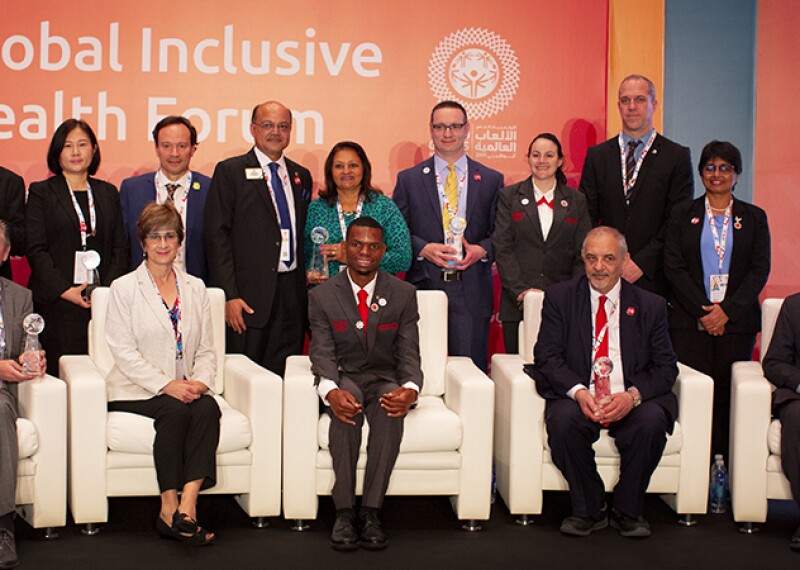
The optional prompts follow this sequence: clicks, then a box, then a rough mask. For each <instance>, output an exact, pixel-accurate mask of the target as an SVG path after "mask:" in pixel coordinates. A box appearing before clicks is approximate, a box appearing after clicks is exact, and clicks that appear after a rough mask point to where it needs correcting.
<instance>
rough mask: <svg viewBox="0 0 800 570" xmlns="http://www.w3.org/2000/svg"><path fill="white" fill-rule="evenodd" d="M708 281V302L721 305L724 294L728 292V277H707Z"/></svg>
mask: <svg viewBox="0 0 800 570" xmlns="http://www.w3.org/2000/svg"><path fill="white" fill-rule="evenodd" d="M708 280H709V290H710V291H711V295H710V297H709V300H710V301H711V302H712V303H721V302H722V301H724V300H725V292H726V291H727V290H728V275H727V274H724V275H709V276H708Z"/></svg>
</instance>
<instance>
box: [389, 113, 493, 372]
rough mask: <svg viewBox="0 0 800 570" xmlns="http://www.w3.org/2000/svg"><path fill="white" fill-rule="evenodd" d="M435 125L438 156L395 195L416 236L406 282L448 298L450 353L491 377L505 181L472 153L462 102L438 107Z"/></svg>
mask: <svg viewBox="0 0 800 570" xmlns="http://www.w3.org/2000/svg"><path fill="white" fill-rule="evenodd" d="M430 121H431V122H430V133H431V140H432V141H433V147H434V149H435V154H434V156H433V157H431V158H429V159H428V160H425V161H423V162H421V163H420V164H417V165H416V166H413V167H411V168H409V169H407V170H404V171H402V172H401V173H400V174H398V175H397V185H396V186H395V189H394V194H393V196H392V197H393V198H394V201H395V202H396V203H397V206H398V208H400V211H401V212H402V213H403V217H405V219H406V223H407V224H408V229H409V230H410V231H411V249H412V252H413V260H412V262H411V268H410V269H409V270H408V273H406V281H410V282H411V283H413V284H414V285H416V286H417V288H418V289H426V290H427V289H438V290H441V291H444V292H445V293H446V294H447V306H448V311H447V313H448V314H447V318H448V333H447V335H448V338H447V341H448V342H447V344H448V351H449V353H450V354H451V355H453V356H469V357H471V358H472V360H473V362H475V364H476V365H477V366H478V367H479V368H481V370H483V371H484V372H485V371H486V370H487V367H488V364H489V320H490V318H491V316H492V311H493V310H494V296H493V295H492V262H493V261H494V248H493V247H492V240H491V234H492V232H493V231H494V218H495V211H496V209H497V197H498V195H499V192H500V189H501V188H502V187H503V185H504V184H503V175H502V174H500V173H499V172H497V171H495V170H492V169H491V168H488V167H486V166H483V165H482V164H480V163H478V162H475V161H474V160H472V159H471V158H469V157H468V156H467V155H466V151H465V149H464V143H465V142H466V140H467V137H468V136H469V123H468V121H467V111H466V109H464V107H463V106H462V105H461V104H459V103H457V102H455V101H442V102H441V103H438V104H437V105H435V106H434V107H433V111H431V119H430ZM451 188H452V193H451V192H449V191H448V190H449V189H451ZM453 217H457V218H462V219H463V220H465V221H466V230H465V231H464V235H463V240H462V248H463V259H460V260H459V259H457V258H456V249H454V248H453V247H451V246H450V245H446V241H445V238H446V234H448V233H450V230H449V221H450V219H452V218H453Z"/></svg>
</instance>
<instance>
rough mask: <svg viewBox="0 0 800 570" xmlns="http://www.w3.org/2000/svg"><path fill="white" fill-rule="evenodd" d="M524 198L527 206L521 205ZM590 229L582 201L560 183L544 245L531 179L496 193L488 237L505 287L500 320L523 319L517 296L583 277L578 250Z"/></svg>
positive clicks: (576, 193)
mask: <svg viewBox="0 0 800 570" xmlns="http://www.w3.org/2000/svg"><path fill="white" fill-rule="evenodd" d="M526 199H527V201H528V203H527V204H523V203H522V201H523V200H526ZM591 227H592V226H591V221H590V220H589V213H588V211H587V210H586V198H585V197H584V195H583V194H581V193H580V192H578V191H577V190H575V189H574V188H570V187H569V186H565V185H561V184H559V185H558V186H556V189H555V191H554V193H553V225H552V226H551V227H550V231H549V232H548V234H547V241H545V239H544V237H543V235H542V226H541V224H540V222H539V207H538V206H537V205H536V198H535V196H534V193H533V181H532V179H531V177H528V178H527V179H526V180H523V181H522V182H518V183H516V184H512V185H511V186H507V187H505V188H503V189H502V190H501V191H500V198H499V199H498V201H497V219H496V221H495V226H494V233H493V234H492V243H493V244H494V254H495V260H496V261H497V271H498V272H499V273H500V281H501V282H502V284H503V292H502V295H501V296H500V320H502V321H504V322H512V321H520V320H522V311H521V310H520V309H519V307H518V305H517V297H518V296H519V294H520V293H522V292H523V291H525V290H527V289H530V288H536V289H545V288H546V287H549V286H550V285H552V284H553V283H558V282H560V281H566V280H567V279H569V278H571V277H575V276H577V275H580V274H581V273H583V262H582V260H581V246H582V244H583V238H584V237H586V233H587V232H588V231H589V229H591Z"/></svg>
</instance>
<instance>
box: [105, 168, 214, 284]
mask: <svg viewBox="0 0 800 570" xmlns="http://www.w3.org/2000/svg"><path fill="white" fill-rule="evenodd" d="M155 174H156V173H155V172H147V173H145V174H142V175H141V176H135V177H133V178H126V179H125V180H123V181H122V185H121V186H120V188H119V199H120V205H121V206H122V220H123V221H124V222H125V233H126V234H127V236H128V245H129V247H130V252H131V264H130V270H131V271H133V270H134V269H136V268H137V267H138V266H139V264H140V263H141V262H142V244H141V243H140V242H139V237H138V236H137V235H136V222H138V221H139V216H140V215H141V213H142V210H144V207H145V206H146V205H147V204H149V203H150V202H155V201H156V185H155ZM195 182H197V183H199V184H200V187H199V188H194V185H195ZM210 184H211V179H210V178H209V177H208V176H205V175H203V174H200V173H199V172H194V171H192V188H191V190H189V198H188V199H187V200H186V228H185V232H184V244H185V245H186V272H187V273H189V274H191V275H194V276H195V277H198V278H200V279H202V280H203V281H205V282H206V284H208V263H207V262H206V243H205V236H204V235H203V221H204V218H205V209H206V198H207V197H208V187H209V185H210Z"/></svg>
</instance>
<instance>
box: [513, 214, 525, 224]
mask: <svg viewBox="0 0 800 570" xmlns="http://www.w3.org/2000/svg"><path fill="white" fill-rule="evenodd" d="M511 216H512V217H513V218H514V221H515V222H519V221H520V220H522V218H523V216H525V212H511Z"/></svg>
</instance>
